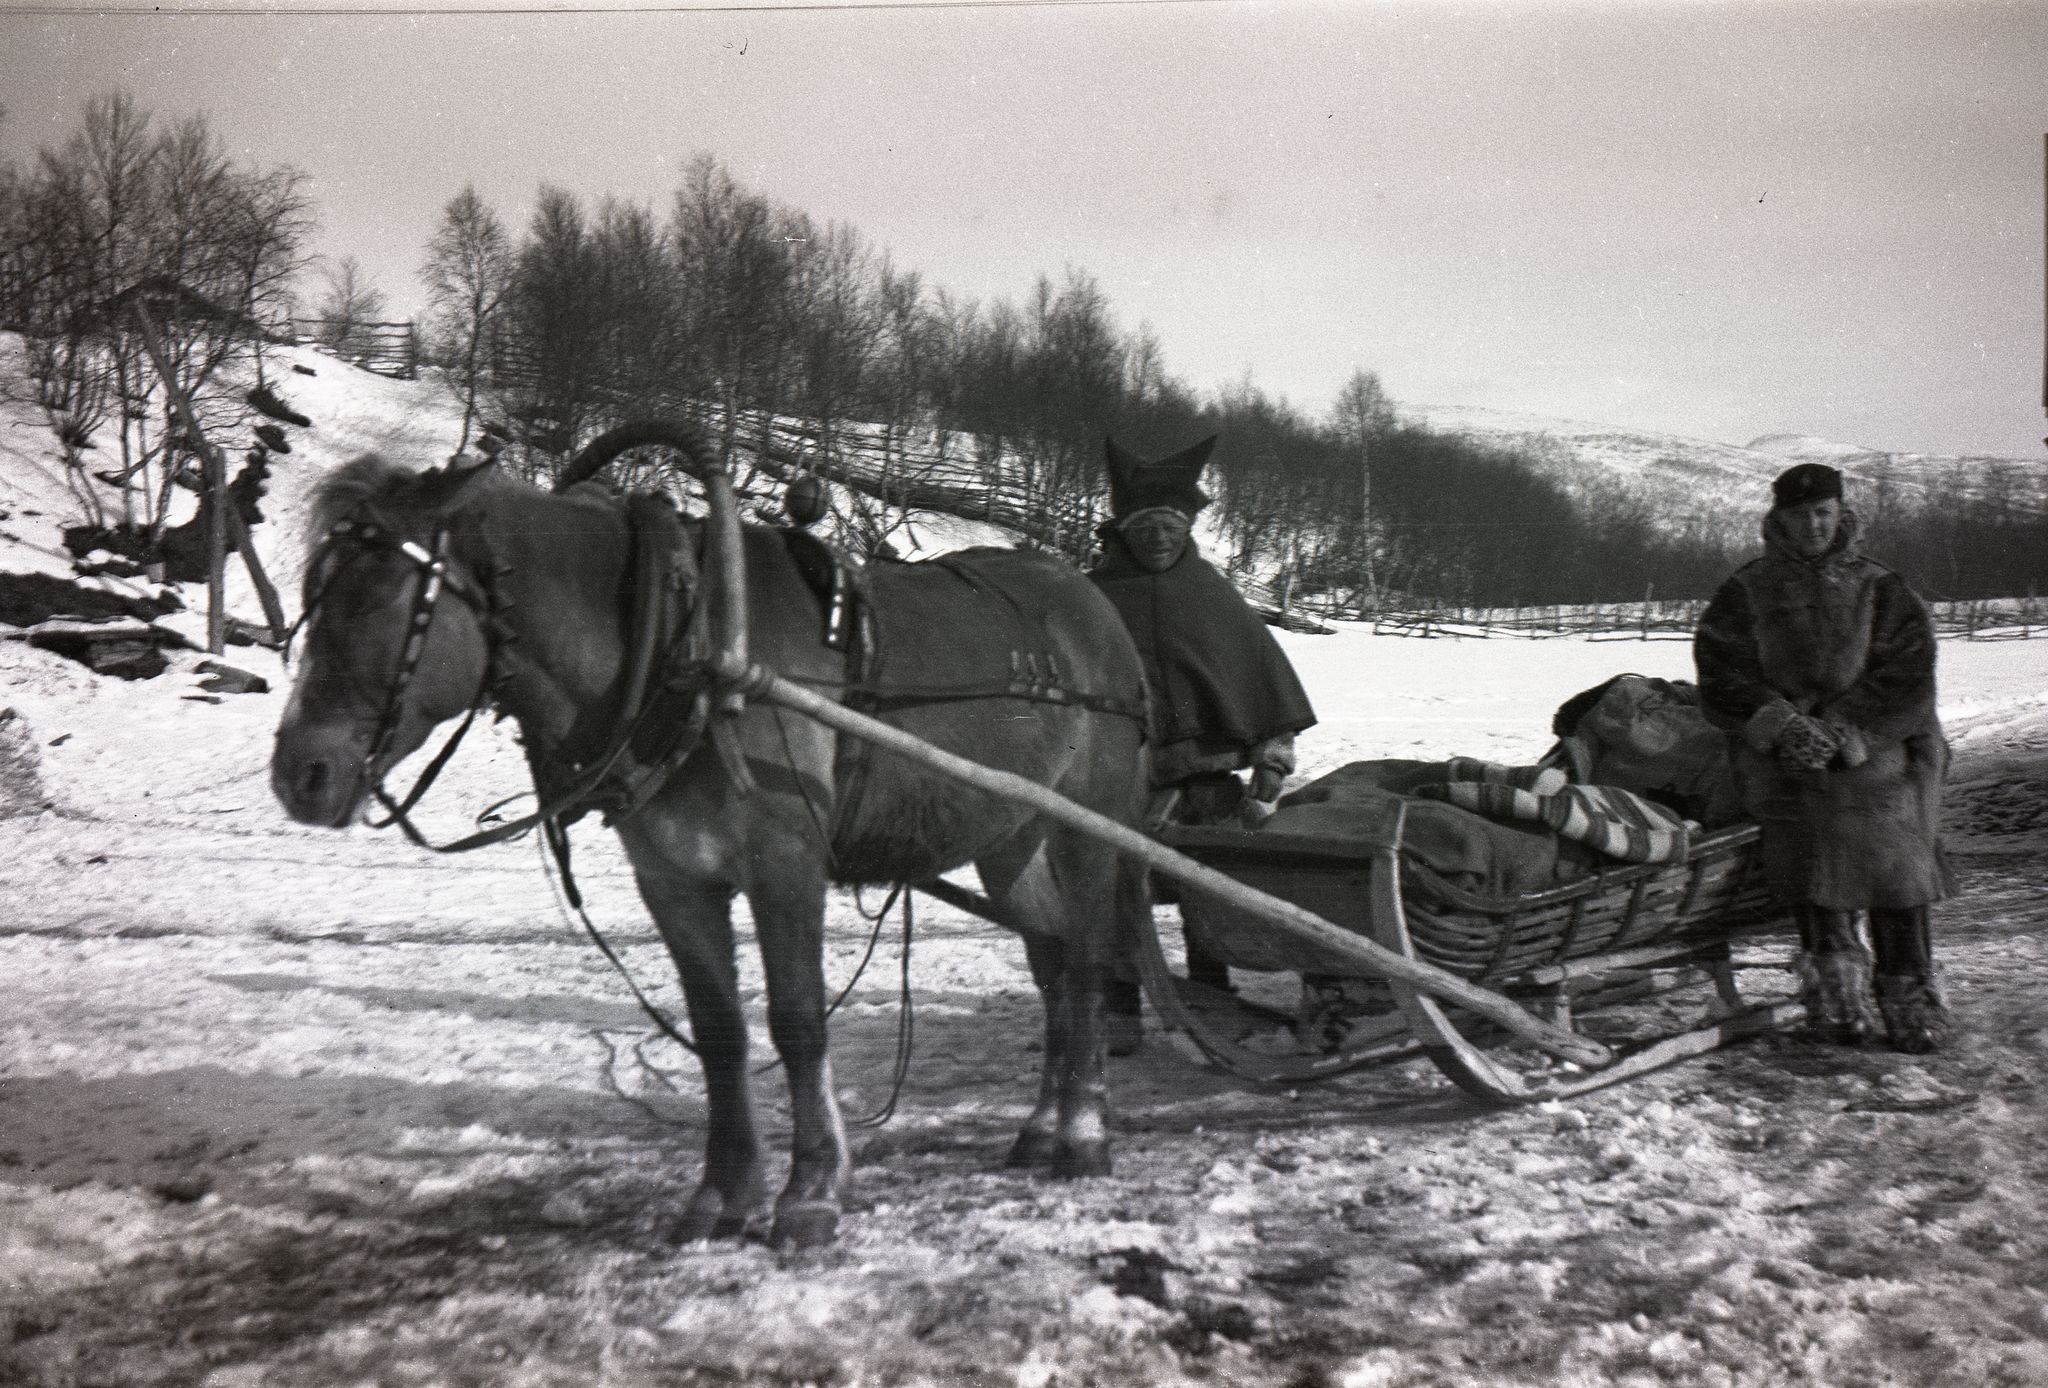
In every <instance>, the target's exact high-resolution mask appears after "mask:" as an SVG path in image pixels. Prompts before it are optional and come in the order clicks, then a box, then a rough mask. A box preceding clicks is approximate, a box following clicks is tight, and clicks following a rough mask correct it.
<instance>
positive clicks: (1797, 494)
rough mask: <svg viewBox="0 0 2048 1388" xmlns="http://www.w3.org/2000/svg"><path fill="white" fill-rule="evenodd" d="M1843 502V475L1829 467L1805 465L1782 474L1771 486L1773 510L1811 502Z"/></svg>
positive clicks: (1822, 464)
mask: <svg viewBox="0 0 2048 1388" xmlns="http://www.w3.org/2000/svg"><path fill="white" fill-rule="evenodd" d="M1841 499H1842V474H1841V473H1839V472H1837V471H1835V469H1833V468H1831V467H1829V466H1828V465H1827V464H1826V463H1801V464H1800V465H1799V466H1797V467H1793V468H1787V469H1785V471H1783V472H1781V473H1779V474H1778V480H1777V481H1775V482H1773V483H1771V509H1772V510H1773V511H1782V510H1784V509H1785V508H1786V507H1787V506H1804V505H1805V504H1806V503H1807V502H1809V501H1828V500H1834V501H1839V500H1841Z"/></svg>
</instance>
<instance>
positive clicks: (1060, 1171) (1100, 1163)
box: [1052, 1142, 1109, 1181]
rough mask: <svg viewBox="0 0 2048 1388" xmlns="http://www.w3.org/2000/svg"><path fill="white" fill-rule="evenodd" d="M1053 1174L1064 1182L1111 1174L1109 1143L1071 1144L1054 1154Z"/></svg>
mask: <svg viewBox="0 0 2048 1388" xmlns="http://www.w3.org/2000/svg"><path fill="white" fill-rule="evenodd" d="M1052 1174H1053V1175H1055V1176H1057V1177H1059V1178H1060V1179H1061V1180H1063V1181H1071V1180H1075V1179H1077V1178H1079V1177H1082V1176H1107V1175H1108V1174H1109V1144H1108V1143H1107V1142H1070V1143H1068V1144H1067V1145H1066V1146H1064V1147H1062V1148H1060V1149H1059V1150H1058V1151H1057V1152H1055V1153H1053V1158H1052Z"/></svg>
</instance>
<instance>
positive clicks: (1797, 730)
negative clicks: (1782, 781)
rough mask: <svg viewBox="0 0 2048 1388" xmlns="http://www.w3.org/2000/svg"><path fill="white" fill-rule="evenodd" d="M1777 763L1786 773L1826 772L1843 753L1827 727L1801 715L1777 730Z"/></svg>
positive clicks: (1816, 720)
mask: <svg viewBox="0 0 2048 1388" xmlns="http://www.w3.org/2000/svg"><path fill="white" fill-rule="evenodd" d="M1776 750H1777V754H1778V764H1779V765H1780V766H1782V767H1784V768H1785V769H1786V770H1787V771H1825V770H1827V769H1828V766H1829V764H1830V763H1832V762H1833V761H1834V759H1835V753H1837V752H1839V751H1841V750H1842V744H1841V743H1840V742H1839V741H1837V740H1836V738H1835V735H1834V733H1833V732H1832V731H1830V730H1829V728H1828V726H1827V724H1825V723H1823V722H1821V721H1820V720H1819V719H1817V718H1808V717H1807V716H1806V715H1805V714H1799V715H1796V716H1794V717H1792V718H1788V719H1786V720H1785V726H1784V727H1783V728H1781V729H1779V731H1778V742H1777V748H1776Z"/></svg>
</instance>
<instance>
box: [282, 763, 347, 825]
mask: <svg viewBox="0 0 2048 1388" xmlns="http://www.w3.org/2000/svg"><path fill="white" fill-rule="evenodd" d="M340 768H341V763H340V762H339V761H338V760H336V758H335V757H334V756H333V754H332V753H330V752H327V751H321V750H315V749H311V748H305V749H292V748H288V747H284V746H280V747H279V749H278V752H277V755H276V756H275V757H274V758H273V759H272V762H271V768H270V788H271V789H272V790H273V791H274V792H275V793H276V795H277V798H278V801H279V803H281V804H282V805H283V806H284V808H285V813H286V814H289V815H290V816H291V817H292V818H293V819H296V820H297V821H299V823H301V824H321V825H328V826H341V825H345V824H347V823H348V822H349V820H350V819H351V818H352V817H353V815H354V810H355V805H354V803H353V799H354V797H353V795H352V794H351V791H352V787H351V786H349V785H348V784H347V778H346V777H345V776H343V775H342V774H341V769H340Z"/></svg>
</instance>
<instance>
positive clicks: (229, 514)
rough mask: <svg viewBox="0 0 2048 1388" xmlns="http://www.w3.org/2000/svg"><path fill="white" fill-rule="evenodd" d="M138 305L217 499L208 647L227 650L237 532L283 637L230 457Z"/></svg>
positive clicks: (146, 342) (209, 532) (280, 607)
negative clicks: (238, 503)
mask: <svg viewBox="0 0 2048 1388" xmlns="http://www.w3.org/2000/svg"><path fill="white" fill-rule="evenodd" d="M134 304H135V322H136V324H137V326H139V327H140V328H141V329H142V349H143V350H144V351H145V352H147V353H148V354H149V360H150V362H151V364H153V365H154V366H155V367H156V374H157V376H158V377H159V378H161V379H162V381H163V383H164V393H165V394H166V395H167V396H169V397H170V401H171V408H172V409H173V410H175V411H176V412H177V415H178V423H179V424H180V426H181V427H183V429H184V430H185V433H186V436H187V437H189V438H190V439H191V440H192V446H193V449H194V450H195V451H196V452H197V453H198V454H199V457H200V459H201V461H202V462H203V463H204V465H205V476H206V483H205V486H206V490H205V495H206V497H207V498H208V500H209V501H210V502H211V503H212V509H211V511H210V513H209V515H208V517H207V525H206V649H207V650H209V651H211V652H212V653H213V654H215V655H219V654H220V653H221V652H222V651H224V650H226V649H227V622H228V611H227V595H226V591H227V542H228V537H229V535H230V534H231V533H232V535H233V537H234V541H235V552H236V553H238V554H240V555H241V556H242V565H243V567H244V568H246V569H247V570H248V571H249V582H250V583H251V584H253V585H254V586H255V589H256V599H257V601H258V602H261V603H262V604H263V620H264V621H266V622H268V623H269V624H270V634H271V637H272V638H273V639H275V640H278V641H282V640H283V639H284V634H285V632H286V630H288V629H289V628H290V626H291V624H290V623H289V622H287V621H286V620H285V619H284V604H283V603H282V602H280V601H279V600H278V596H277V589H276V588H275V587H273V586H272V585H271V582H270V575H269V574H267V573H265V572H264V571H263V564H262V561H261V560H259V559H257V557H256V546H255V544H254V542H252V541H251V539H250V538H249V527H248V524H247V523H246V522H245V521H243V519H242V513H241V511H240V510H238V509H237V508H236V507H235V504H234V501H233V500H232V499H231V498H230V497H229V496H228V463H227V459H226V457H224V456H223V455H222V454H221V451H220V450H219V449H218V448H215V447H214V446H213V444H212V443H211V442H209V441H208V440H207V437H206V431H205V430H204V429H201V428H200V427H199V415H198V413H197V412H196V411H195V410H193V408H192V401H191V400H190V399H189V398H188V397H187V396H186V394H185V392H184V391H183V390H181V389H180V388H179V386H178V378H177V377H176V376H173V375H172V374H171V361H170V357H169V355H168V354H166V353H165V351H164V344H163V339H162V338H161V337H160V336H158V334H157V330H156V324H155V322H153V321H152V320H151V319H150V316H149V310H148V309H146V308H144V307H143V306H142V300H141V299H136V300H135V301H134Z"/></svg>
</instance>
